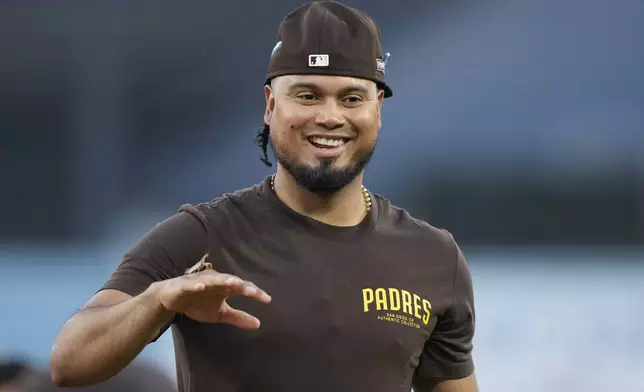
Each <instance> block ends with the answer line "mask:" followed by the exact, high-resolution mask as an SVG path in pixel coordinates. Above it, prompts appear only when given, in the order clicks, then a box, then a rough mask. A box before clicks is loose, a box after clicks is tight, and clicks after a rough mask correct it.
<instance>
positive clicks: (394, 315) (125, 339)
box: [51, 2, 477, 392]
mask: <svg viewBox="0 0 644 392" xmlns="http://www.w3.org/2000/svg"><path fill="white" fill-rule="evenodd" d="M277 41H278V42H277V44H276V45H275V48H274V50H273V53H272V55H271V58H270V61H269V66H268V74H267V78H266V83H265V86H264V90H265V97H266V111H265V113H264V124H265V125H264V127H263V129H262V131H261V132H260V133H259V134H258V135H257V139H256V140H257V142H258V143H259V145H260V146H261V147H262V160H263V161H264V162H265V163H267V164H269V165H270V163H269V160H268V156H267V150H268V147H269V146H271V147H272V149H273V151H274V154H275V156H276V158H277V168H276V172H275V174H274V175H272V176H270V177H267V178H265V179H264V180H263V181H262V182H261V183H259V184H256V185H254V186H251V187H249V188H247V189H243V190H239V191H236V192H233V193H230V194H226V195H224V196H222V197H219V198H216V199H215V200H213V201H212V202H209V203H203V204H199V205H197V206H191V205H185V206H183V207H182V208H181V209H180V211H179V212H178V213H177V214H176V215H174V216H172V217H170V218H168V219H167V220H165V221H164V222H162V223H160V224H159V225H157V226H156V227H154V228H153V229H152V230H150V231H149V232H148V233H147V234H145V236H144V237H143V238H142V239H141V240H140V241H139V242H138V243H137V244H136V245H135V246H134V247H133V248H132V249H131V250H130V251H129V252H127V254H126V255H125V257H124V258H123V261H122V262H121V264H120V266H119V267H118V268H117V270H116V271H115V272H114V273H113V274H112V276H111V278H110V279H109V280H108V282H106V284H105V285H104V286H103V287H102V288H101V289H100V290H99V291H98V293H96V294H95V296H94V297H93V298H92V299H91V300H90V301H89V302H88V304H87V305H86V306H85V307H84V309H82V310H81V311H80V312H78V313H77V314H75V315H74V316H73V317H71V318H70V319H69V320H68V321H67V323H66V324H65V326H64V327H63V329H62V331H61V332H60V334H59V336H58V337H57V339H56V343H55V345H54V347H53V349H52V354H51V369H52V378H53V380H54V381H55V382H56V383H57V384H58V385H61V386H80V385H88V384H94V383H98V382H100V381H102V380H105V379H107V378H110V377H112V376H113V375H114V374H117V373H119V372H120V371H121V370H122V369H123V368H124V367H125V366H126V365H127V364H128V363H130V361H132V360H133V359H134V358H135V357H136V356H137V355H138V354H139V353H140V352H141V350H142V349H143V348H144V347H145V346H146V345H147V344H149V343H150V342H152V341H154V340H155V339H156V338H158V337H159V336H160V335H161V334H162V333H164V331H165V330H166V329H167V328H169V327H170V326H172V332H173V335H174V342H175V354H176V361H177V374H178V382H179V389H180V390H181V391H186V392H187V391H191V392H205V391H218V392H232V391H236V392H256V391H264V392H277V391H279V392H289V391H294V392H295V391H297V392H302V391H306V392H316V391H320V392H322V391H324V392H328V391H337V392H342V391H346V392H366V391H369V392H376V391H379V392H392V391H409V390H410V389H411V388H412V387H413V388H414V390H416V391H418V392H430V391H434V392H475V391H476V389H477V387H476V381H475V377H474V365H473V361H472V338H473V335H474V326H475V322H474V319H475V317H474V314H475V312H474V300H473V289H472V281H471V277H470V273H469V269H468V266H467V264H466V262H465V259H464V257H463V254H462V252H461V251H460V249H459V247H458V246H457V244H456V243H455V241H454V239H453V237H452V236H451V235H450V234H449V232H447V231H445V230H441V229H437V228H435V227H433V226H431V225H429V224H428V223H426V222H424V221H421V220H418V219H415V218H413V217H412V216H410V214H409V213H407V212H406V211H404V210H403V209H400V208H397V207H395V206H393V205H392V204H391V203H390V202H389V201H388V200H387V199H385V198H384V197H382V196H379V195H376V194H373V193H371V192H369V191H368V190H367V189H366V188H365V187H364V186H363V185H362V179H363V173H364V170H365V167H366V166H367V163H368V162H369V159H370V158H371V156H372V154H373V152H374V150H375V148H376V141H377V139H378V132H379V130H380V127H381V116H380V114H381V113H380V110H381V107H382V104H383V101H384V99H385V98H388V97H390V96H392V91H391V89H390V87H389V86H388V85H387V83H386V82H385V78H384V74H385V65H386V62H387V58H388V55H387V54H384V53H383V52H382V48H381V44H380V37H379V32H378V28H377V26H376V24H375V23H374V22H373V21H372V20H371V19H370V18H369V17H368V16H367V15H366V14H364V13H363V12H361V11H359V10H356V9H354V8H351V7H348V6H346V5H343V4H340V3H335V2H314V3H311V4H307V5H304V6H301V7H299V8H297V9H296V10H295V11H293V12H292V13H291V14H289V15H288V16H287V17H286V18H285V19H284V21H283V22H282V24H281V25H280V28H279V33H278V39H277ZM269 294H270V295H269Z"/></svg>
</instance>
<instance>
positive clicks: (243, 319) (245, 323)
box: [219, 302, 260, 329]
mask: <svg viewBox="0 0 644 392" xmlns="http://www.w3.org/2000/svg"><path fill="white" fill-rule="evenodd" d="M219 322H221V323H226V324H231V325H234V326H235V327H238V328H242V329H257V328H259V325H260V322H259V319H258V318H257V317H255V316H252V315H250V314H248V313H246V312H244V311H243V310H239V309H235V308H231V307H230V306H229V305H228V304H227V303H225V302H224V303H223V305H222V309H221V311H220V312H219Z"/></svg>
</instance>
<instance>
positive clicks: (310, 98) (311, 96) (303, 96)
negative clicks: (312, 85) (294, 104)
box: [297, 94, 315, 101]
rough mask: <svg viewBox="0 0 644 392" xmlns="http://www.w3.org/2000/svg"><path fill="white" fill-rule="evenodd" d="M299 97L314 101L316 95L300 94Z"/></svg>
mask: <svg viewBox="0 0 644 392" xmlns="http://www.w3.org/2000/svg"><path fill="white" fill-rule="evenodd" d="M297 97H298V98H299V99H303V100H305V101H313V100H314V99H315V95H313V94H300V95H298V96H297Z"/></svg>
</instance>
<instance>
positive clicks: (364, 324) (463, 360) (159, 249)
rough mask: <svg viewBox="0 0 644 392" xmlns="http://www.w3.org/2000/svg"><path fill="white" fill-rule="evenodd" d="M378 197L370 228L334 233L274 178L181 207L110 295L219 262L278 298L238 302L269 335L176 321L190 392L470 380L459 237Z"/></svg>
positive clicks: (467, 303)
mask: <svg viewBox="0 0 644 392" xmlns="http://www.w3.org/2000/svg"><path fill="white" fill-rule="evenodd" d="M372 200H373V207H372V209H371V211H370V212H369V214H368V217H367V218H366V219H365V220H364V221H363V222H362V223H360V224H359V225H358V226H354V227H334V226H329V225H326V224H323V223H321V222H318V221H315V220H313V219H310V218H308V217H305V216H302V215H300V214H298V213H296V212H294V211H293V210H291V209H289V208H288V207H287V206H286V205H284V204H283V203H282V202H281V201H280V200H279V199H278V198H277V197H276V196H275V194H274V192H273V191H272V190H271V187H270V180H269V178H267V179H265V180H264V181H263V182H262V183H260V184H257V185H255V186H253V187H251V188H247V189H244V190H240V191H237V192H234V193H231V194H226V195H224V196H222V197H219V198H217V199H215V200H214V201H212V202H210V203H204V204H200V205H197V206H190V205H186V206H183V207H181V209H180V212H179V213H177V214H176V215H174V216H172V217H170V218H168V219H167V220H165V221H164V222H162V223H160V224H158V225H157V226H156V227H155V228H153V229H152V230H150V231H149V232H148V233H147V234H146V235H145V236H144V237H143V238H142V239H141V240H140V241H139V242H138V243H137V244H136V245H135V246H134V247H133V248H132V249H131V250H130V251H128V252H127V254H126V255H125V257H124V259H123V261H122V263H121V265H120V266H119V267H118V269H117V270H116V271H115V272H114V274H113V275H112V277H111V278H110V280H109V281H108V282H107V283H106V284H105V286H104V287H103V288H104V289H116V290H120V291H123V292H125V293H128V294H130V295H133V296H135V295H138V294H139V293H141V292H143V291H144V290H145V289H146V288H147V287H148V286H149V285H150V284H151V283H153V282H155V281H159V280H163V279H169V278H174V277H177V276H180V275H182V274H184V272H185V271H186V269H188V268H190V267H191V266H193V265H194V264H195V263H197V262H198V261H199V260H200V259H201V258H202V257H203V256H204V254H205V253H209V259H208V260H209V261H210V262H211V263H212V264H213V268H214V269H215V270H217V271H219V272H225V273H230V274H234V275H237V276H239V277H241V278H242V279H247V280H250V281H252V282H254V283H256V284H257V285H258V286H259V287H261V288H262V289H264V290H266V291H267V292H268V293H269V294H270V295H271V296H272V302H271V303H270V304H268V305H267V304H262V303H259V302H257V301H255V300H252V299H248V298H245V297H232V298H229V303H230V305H231V306H233V307H236V308H239V309H243V310H245V311H247V312H249V313H251V314H253V315H255V316H256V317H258V318H259V319H260V320H261V322H262V325H261V327H260V328H259V329H258V330H253V331H248V330H241V329H238V328H236V327H233V326H231V325H227V324H203V323H199V322H196V321H194V320H191V319H189V318H187V317H186V316H177V317H176V318H175V319H174V322H173V324H172V331H173V337H174V344H175V355H176V362H177V372H178V383H179V388H180V390H181V391H184V392H206V391H217V392H232V391H236V392H258V391H262V392H271V391H274V392H278V391H279V392H288V391H294V392H295V391H297V392H301V391H307V392H316V391H324V392H328V391H335V392H343V391H347V392H349V391H351V392H357V391H369V392H376V391H381V392H392V391H405V392H408V391H409V390H410V389H411V387H412V385H420V384H424V383H426V382H427V381H428V380H431V379H451V378H462V377H465V376H468V375H470V374H471V373H472V372H473V368H474V366H473V362H472V357H471V350H472V337H473V334H474V302H473V292H472V282H471V277H470V274H469V270H468V267H467V264H466V262H465V260H464V258H463V254H462V253H461V251H460V250H459V248H458V246H457V245H456V243H455V242H454V239H453V238H452V236H451V235H450V234H449V233H448V232H447V231H444V230H439V229H436V228H434V227H432V226H430V225H429V224H427V223H425V222H423V221H421V220H417V219H414V218H412V217H411V216H410V215H409V214H408V213H407V212H406V211H404V210H402V209H400V208H397V207H395V206H393V205H391V204H390V202H389V201H388V200H386V199H385V198H383V197H381V196H378V195H375V194H372Z"/></svg>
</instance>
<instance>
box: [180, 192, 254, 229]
mask: <svg viewBox="0 0 644 392" xmlns="http://www.w3.org/2000/svg"><path fill="white" fill-rule="evenodd" d="M261 191H262V183H257V184H254V185H251V186H248V187H246V188H240V189H237V190H234V191H231V192H226V193H224V194H222V195H221V196H217V197H215V198H213V199H211V200H210V201H207V202H201V203H198V204H183V205H182V206H181V207H180V208H179V213H182V212H185V213H189V214H191V215H193V216H195V217H196V218H197V219H199V220H200V221H202V223H207V222H209V221H212V220H213V219H216V218H217V217H220V216H230V215H231V214H232V215H234V214H237V213H243V212H244V210H245V209H249V208H256V207H257V205H258V203H259V201H260V200H261V197H262V195H261Z"/></svg>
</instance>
